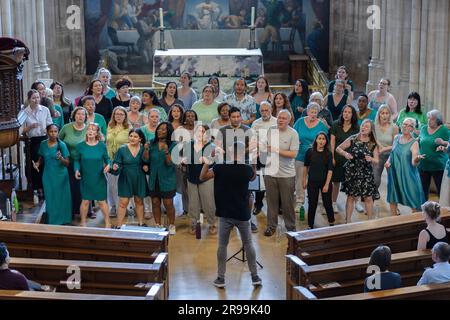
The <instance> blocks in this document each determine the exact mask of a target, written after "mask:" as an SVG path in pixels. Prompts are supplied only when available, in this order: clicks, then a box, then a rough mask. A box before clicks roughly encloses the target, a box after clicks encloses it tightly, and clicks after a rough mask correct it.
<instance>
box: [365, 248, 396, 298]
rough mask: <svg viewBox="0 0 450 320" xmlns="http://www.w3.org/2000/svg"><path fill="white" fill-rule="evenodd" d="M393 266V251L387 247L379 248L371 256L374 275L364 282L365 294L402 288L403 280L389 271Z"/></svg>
mask: <svg viewBox="0 0 450 320" xmlns="http://www.w3.org/2000/svg"><path fill="white" fill-rule="evenodd" d="M390 264H391V249H389V247H387V246H378V248H376V249H375V250H373V251H372V254H371V255H370V261H369V268H370V267H372V270H370V269H369V270H368V271H370V272H373V271H375V273H374V274H372V275H371V276H369V277H367V278H366V280H365V281H364V292H371V291H379V290H389V289H396V288H400V287H401V285H402V279H401V278H400V275H399V274H398V273H395V272H390V271H388V268H389V265H390Z"/></svg>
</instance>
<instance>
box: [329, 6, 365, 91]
mask: <svg viewBox="0 0 450 320" xmlns="http://www.w3.org/2000/svg"><path fill="white" fill-rule="evenodd" d="M372 2H373V1H372V0H344V1H342V0H331V1H330V6H331V8H330V70H329V71H330V73H329V75H330V78H333V77H334V76H335V74H336V70H337V68H338V67H339V66H342V65H345V66H346V67H347V68H348V69H349V72H350V79H351V80H352V81H353V82H354V83H355V86H356V89H355V90H356V91H364V90H365V84H366V81H367V78H368V68H367V65H368V64H369V60H370V55H371V52H372V31H371V30H369V28H368V27H367V19H368V18H369V14H368V13H367V8H368V7H369V6H370V5H372Z"/></svg>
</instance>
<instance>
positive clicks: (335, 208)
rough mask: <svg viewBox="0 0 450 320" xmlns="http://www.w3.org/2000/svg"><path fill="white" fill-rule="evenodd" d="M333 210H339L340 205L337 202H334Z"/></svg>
mask: <svg viewBox="0 0 450 320" xmlns="http://www.w3.org/2000/svg"><path fill="white" fill-rule="evenodd" d="M333 211H334V212H339V209H338V206H337V203H336V202H333Z"/></svg>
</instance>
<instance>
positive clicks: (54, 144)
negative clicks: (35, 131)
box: [33, 124, 72, 225]
mask: <svg viewBox="0 0 450 320" xmlns="http://www.w3.org/2000/svg"><path fill="white" fill-rule="evenodd" d="M47 135H48V140H45V141H42V142H41V145H40V147H39V156H40V158H39V160H38V161H37V162H34V163H33V166H34V169H35V170H37V171H39V167H40V165H41V164H42V162H44V163H45V167H44V173H43V176H42V182H43V185H44V193H45V207H46V212H47V219H46V223H47V224H51V225H63V224H70V223H71V222H72V196H71V193H70V184H69V173H68V172H67V167H68V166H69V150H68V149H67V146H66V144H65V143H64V142H62V141H61V140H59V139H58V126H57V125H55V124H51V125H49V126H48V127H47Z"/></svg>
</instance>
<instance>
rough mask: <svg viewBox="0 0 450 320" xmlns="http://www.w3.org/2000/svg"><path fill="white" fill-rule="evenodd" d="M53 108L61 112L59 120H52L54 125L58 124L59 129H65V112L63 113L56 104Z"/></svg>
mask: <svg viewBox="0 0 450 320" xmlns="http://www.w3.org/2000/svg"><path fill="white" fill-rule="evenodd" d="M53 107H54V108H55V110H56V111H58V112H59V117H58V118H52V120H53V123H54V124H56V125H57V126H58V128H59V129H61V128H62V127H64V112H63V109H62V108H61V107H60V106H58V105H57V104H55V105H54V106H53Z"/></svg>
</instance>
